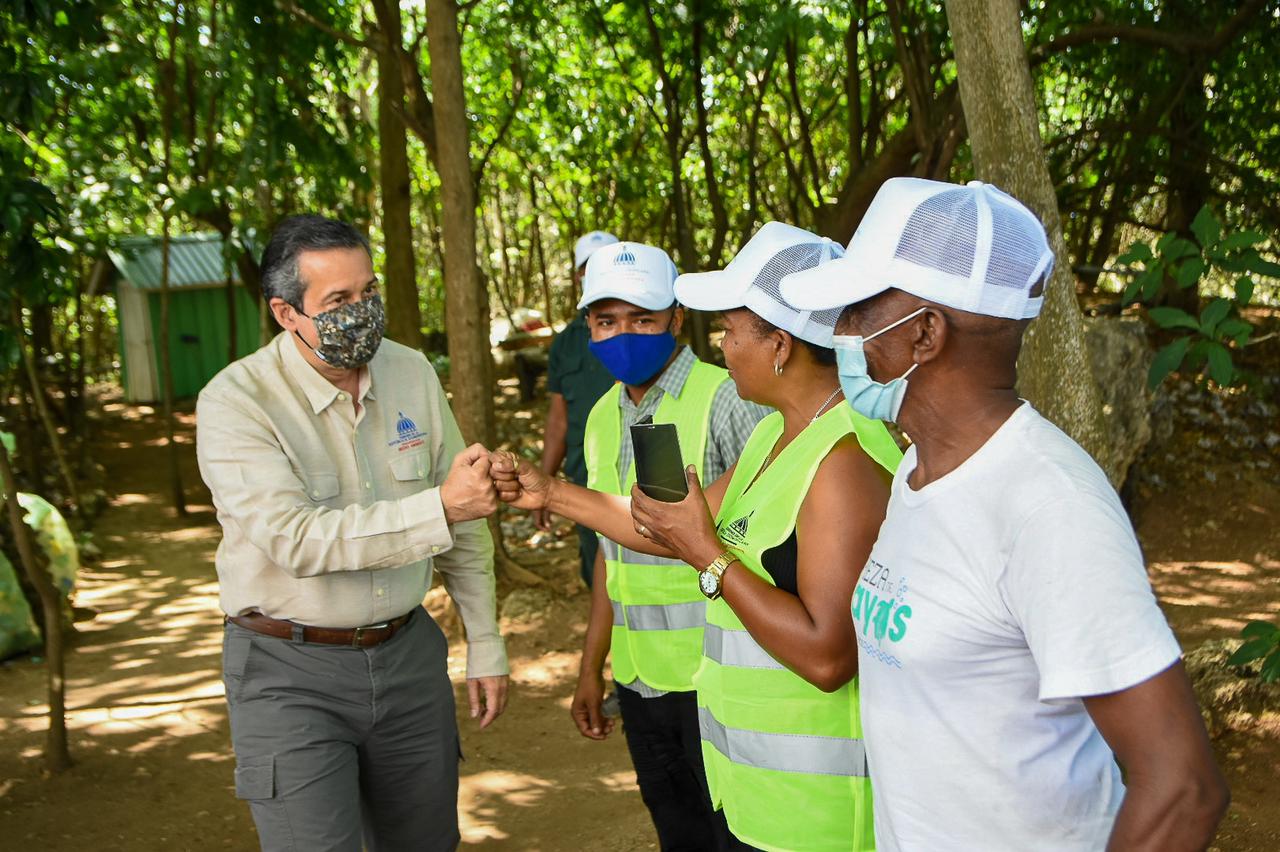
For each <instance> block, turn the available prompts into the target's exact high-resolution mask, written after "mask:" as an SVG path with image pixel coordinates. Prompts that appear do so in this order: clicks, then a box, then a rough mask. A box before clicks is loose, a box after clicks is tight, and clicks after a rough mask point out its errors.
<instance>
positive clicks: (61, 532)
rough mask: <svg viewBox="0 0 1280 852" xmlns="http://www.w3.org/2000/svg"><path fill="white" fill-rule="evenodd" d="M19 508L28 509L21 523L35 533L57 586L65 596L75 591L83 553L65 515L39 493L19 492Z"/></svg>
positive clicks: (37, 542)
mask: <svg viewBox="0 0 1280 852" xmlns="http://www.w3.org/2000/svg"><path fill="white" fill-rule="evenodd" d="M18 505H20V506H22V508H24V509H26V510H27V514H26V515H24V516H23V518H22V520H23V521H25V522H26V524H27V526H29V527H31V529H32V531H33V532H34V533H35V534H36V544H37V545H39V547H40V549H41V550H42V551H43V552H44V555H45V558H47V559H48V560H49V563H48V571H49V575H50V576H51V577H52V578H53V585H54V587H55V588H56V589H57V590H58V591H59V592H61V593H62V594H63V595H70V594H71V592H72V591H74V590H75V586H76V575H77V574H78V573H79V572H80V551H79V549H78V548H77V547H76V539H75V536H73V535H72V534H71V529H70V527H68V526H67V521H66V519H65V518H63V517H62V513H61V512H59V511H58V510H57V508H56V507H54V506H53V505H51V504H50V503H49V501H48V500H45V499H44V498H43V497H41V496H39V495H38V494H28V493H26V492H25V491H20V492H18Z"/></svg>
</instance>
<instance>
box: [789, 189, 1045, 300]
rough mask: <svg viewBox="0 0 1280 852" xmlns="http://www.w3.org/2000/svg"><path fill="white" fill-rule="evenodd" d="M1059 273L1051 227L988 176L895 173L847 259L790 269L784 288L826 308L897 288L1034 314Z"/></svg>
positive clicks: (931, 297) (923, 296)
mask: <svg viewBox="0 0 1280 852" xmlns="http://www.w3.org/2000/svg"><path fill="white" fill-rule="evenodd" d="M1052 271H1053V252H1052V250H1051V249H1050V248H1049V240H1048V238H1047V237H1046V236H1045V232H1044V226H1042V225H1041V224H1040V220H1039V219H1037V218H1036V216H1035V214H1034V213H1032V212H1031V211H1030V210H1028V209H1027V208H1026V207H1024V206H1023V204H1022V202H1020V201H1018V200H1017V199H1016V198H1014V197H1013V196H1011V195H1009V194H1008V193H1005V192H1002V191H1001V190H999V189H996V188H995V187H994V186H991V185H990V184H985V183H981V182H980V181H970V182H969V183H968V184H967V185H964V186H960V185H957V184H953V183H942V182H940V181H932V180H924V179H922V178H892V179H890V180H887V181H885V182H884V185H883V186H881V187H880V191H879V192H877V193H876V197H875V199H874V200H872V202H871V206H870V207H869V208H867V212H866V215H865V216H863V218H862V224H860V225H858V230H857V231H856V232H854V235H853V239H852V240H850V241H849V249H848V251H847V252H845V256H844V258H842V259H840V260H833V261H831V262H830V263H825V264H823V265H821V266H818V267H816V268H814V269H810V270H806V271H804V272H799V273H796V274H794V275H789V276H788V277H787V278H786V279H785V280H784V281H783V282H782V293H783V296H784V297H785V298H786V300H787V301H788V302H790V303H791V304H793V305H795V306H796V307H798V308H807V309H810V310H820V309H828V308H836V307H841V308H842V307H843V306H845V305H852V304H854V303H856V302H861V301H863V300H864V299H869V298H871V297H872V296H875V295H877V294H879V293H883V292H884V291H885V290H888V289H890V288H895V289H898V290H903V291H905V292H907V293H910V294H912V295H913V296H918V297H920V298H921V299H927V300H928V301H930V302H936V303H938V304H940V305H946V306H947V307H950V308H956V309H958V310H962V311H969V312H970V313H975V314H985V315H987V316H993V317H1004V318H1006V319H1030V318H1032V317H1034V316H1036V315H1037V314H1038V313H1040V307H1041V305H1042V304H1043V303H1044V282H1046V281H1047V280H1048V277H1049V274H1050V273H1051V272H1052Z"/></svg>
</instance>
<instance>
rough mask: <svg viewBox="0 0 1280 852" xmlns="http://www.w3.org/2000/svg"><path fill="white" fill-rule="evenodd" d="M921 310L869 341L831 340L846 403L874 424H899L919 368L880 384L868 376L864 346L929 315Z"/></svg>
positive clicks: (841, 337) (858, 338) (858, 337)
mask: <svg viewBox="0 0 1280 852" xmlns="http://www.w3.org/2000/svg"><path fill="white" fill-rule="evenodd" d="M925 310H926V309H925V308H920V309H918V310H916V311H914V312H912V313H909V314H907V315H906V316H905V317H903V318H902V319H900V320H898V321H897V322H894V323H890V324H889V325H886V326H885V327H884V328H882V329H880V330H879V331H877V332H876V333H875V334H869V335H867V336H866V337H862V336H861V335H856V334H837V335H836V336H835V337H833V338H832V339H831V343H832V346H833V347H834V348H835V350H836V370H837V371H838V372H839V375H840V389H841V390H843V391H844V398H845V402H847V403H849V405H851V406H853V410H854V411H856V412H858V413H859V414H861V415H862V416H863V417H867V418H869V419H871V420H888V421H890V422H896V421H897V419H898V412H899V411H900V410H901V409H902V399H903V397H905V396H906V395H907V376H909V375H911V374H912V373H913V372H915V369H916V368H917V367H919V366H920V365H919V364H912V365H911V368H910V369H909V370H907V371H906V372H905V373H903V374H902V375H901V376H898V378H896V379H891V380H889V381H887V382H877V381H876V380H875V379H873V378H871V376H870V375H869V374H868V373H867V354H866V352H864V351H863V346H864V345H865V344H866V342H867V341H868V340H874V339H875V338H877V337H879V336H880V335H882V334H884V333H885V332H886V331H892V330H893V329H895V328H897V327H898V326H900V325H902V324H903V323H904V322H907V321H908V320H910V319H913V318H914V317H918V316H920V314H922V313H924V312H925Z"/></svg>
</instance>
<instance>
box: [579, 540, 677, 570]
mask: <svg viewBox="0 0 1280 852" xmlns="http://www.w3.org/2000/svg"><path fill="white" fill-rule="evenodd" d="M598 538H599V539H600V549H601V550H603V551H604V558H605V560H606V561H608V562H617V561H619V560H621V561H622V562H625V563H627V564H628V565H679V566H681V567H685V568H687V566H686V565H685V563H683V562H681V561H680V560H679V559H667V558H665V557H662V556H652V555H650V554H648V553H641V552H640V551H638V550H632V549H631V548H629V547H623V546H622V545H620V544H618V543H617V542H616V541H614V540H613V539H611V538H605V537H604V536H599V537H598Z"/></svg>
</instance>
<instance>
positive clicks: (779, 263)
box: [676, 222, 844, 349]
mask: <svg viewBox="0 0 1280 852" xmlns="http://www.w3.org/2000/svg"><path fill="white" fill-rule="evenodd" d="M843 254H844V249H842V248H841V247H840V246H839V245H838V244H836V243H833V242H832V241H831V240H829V239H827V238H826V237H820V236H818V235H817V234H811V233H809V232H808V231H805V230H802V229H800V228H796V227H793V226H791V225H784V224H783V223H781V222H769V223H767V224H766V225H765V226H764V227H762V228H761V229H760V230H758V231H756V234H755V236H754V237H752V238H751V239H750V240H748V241H747V244H746V245H745V246H743V247H742V248H741V249H740V250H739V251H738V253H737V254H736V255H734V256H733V260H731V261H729V265H728V266H726V267H725V268H724V269H718V270H714V271H711V272H688V273H685V274H684V275H681V276H680V277H679V278H677V279H676V298H677V299H678V300H679V301H680V304H682V305H686V306H687V307H690V308H695V309H697V310H700V311H731V310H734V309H736V308H748V309H750V310H751V311H753V312H755V313H756V314H758V315H759V316H761V317H763V318H764V319H766V320H768V321H769V322H771V323H773V324H774V325H776V326H777V327H778V328H781V329H783V330H784V331H788V332H790V333H791V334H793V335H795V336H796V337H799V338H800V339H801V340H807V341H809V342H810V343H813V344H816V345H818V346H825V347H827V348H828V349H830V348H831V335H832V334H833V333H834V330H835V325H836V320H837V319H839V318H840V310H839V309H836V310H827V311H806V310H799V309H797V308H795V307H792V305H790V304H789V303H788V302H787V300H786V299H784V298H783V297H782V292H781V291H780V290H779V289H778V285H779V283H780V282H781V281H782V279H783V278H785V277H786V276H787V275H790V274H791V273H793V272H800V271H802V270H805V269H812V268H814V267H816V266H818V265H819V264H822V263H826V262H827V261H829V260H831V259H832V258H836V257H840V256H842V255H843ZM841 307H844V306H843V305H841Z"/></svg>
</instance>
